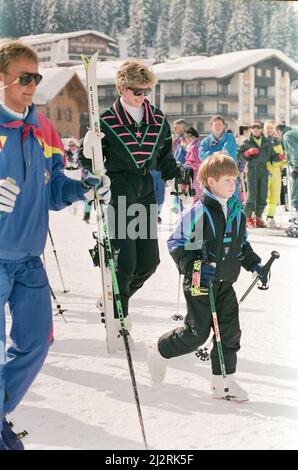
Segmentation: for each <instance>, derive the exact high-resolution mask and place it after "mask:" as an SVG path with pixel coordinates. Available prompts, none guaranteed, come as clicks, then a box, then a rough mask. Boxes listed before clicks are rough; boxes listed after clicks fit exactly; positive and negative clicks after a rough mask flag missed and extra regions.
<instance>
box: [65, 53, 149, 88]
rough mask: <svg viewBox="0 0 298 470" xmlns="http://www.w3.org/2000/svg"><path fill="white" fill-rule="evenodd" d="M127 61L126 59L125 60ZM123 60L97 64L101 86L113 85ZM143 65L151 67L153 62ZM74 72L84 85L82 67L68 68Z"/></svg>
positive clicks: (84, 78) (84, 76) (97, 74)
mask: <svg viewBox="0 0 298 470" xmlns="http://www.w3.org/2000/svg"><path fill="white" fill-rule="evenodd" d="M125 60H127V59H125ZM125 60H103V61H98V62H97V68H96V76H97V80H98V83H100V84H101V85H114V84H115V79H116V74H117V71H118V69H119V68H120V67H121V65H122V64H123V62H125ZM144 63H145V64H147V65H149V66H152V64H153V60H149V59H148V60H144ZM70 69H71V70H75V71H76V72H77V74H78V76H79V77H80V79H81V80H82V82H83V83H84V84H86V72H85V69H84V66H83V65H74V66H73V67H71V68H70Z"/></svg>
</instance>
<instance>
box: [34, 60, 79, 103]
mask: <svg viewBox="0 0 298 470" xmlns="http://www.w3.org/2000/svg"><path fill="white" fill-rule="evenodd" d="M39 72H40V73H41V75H42V76H43V79H42V81H41V83H40V84H39V85H38V87H37V88H36V92H35V95H34V103H35V104H37V105H40V106H41V105H46V104H47V103H48V102H49V101H50V100H52V99H53V98H55V96H57V95H58V93H60V91H61V90H62V89H63V88H64V87H65V85H67V83H68V82H69V81H70V80H71V79H72V78H73V77H74V76H75V75H77V74H76V72H75V70H71V69H69V68H65V67H52V68H44V69H43V68H39Z"/></svg>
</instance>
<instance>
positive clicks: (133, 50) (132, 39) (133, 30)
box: [127, 0, 142, 57]
mask: <svg viewBox="0 0 298 470" xmlns="http://www.w3.org/2000/svg"><path fill="white" fill-rule="evenodd" d="M139 7H141V3H140V0H137V1H136V2H135V3H133V4H131V6H130V16H129V17H130V26H129V28H128V31H127V37H128V40H127V53H128V57H139V56H140V48H141V41H140V38H141V35H142V25H141V21H140V15H139V12H140V9H139Z"/></svg>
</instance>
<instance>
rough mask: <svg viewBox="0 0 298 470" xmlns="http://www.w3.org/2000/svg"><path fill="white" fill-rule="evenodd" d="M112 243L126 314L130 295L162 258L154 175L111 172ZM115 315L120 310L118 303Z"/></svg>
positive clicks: (110, 222)
mask: <svg viewBox="0 0 298 470" xmlns="http://www.w3.org/2000/svg"><path fill="white" fill-rule="evenodd" d="M108 175H109V177H110V178H111V190H112V200H111V208H110V210H109V229H110V234H111V244H112V249H113V251H114V253H118V254H117V255H116V267H117V280H118V284H119V291H120V297H121V301H122V308H123V312H124V316H126V315H127V314H128V306H129V299H130V297H131V296H132V295H133V294H134V293H135V292H136V291H137V290H138V289H140V288H141V287H142V286H143V284H144V282H145V281H146V280H147V279H149V277H150V276H151V275H152V274H153V273H154V272H155V270H156V268H157V266H158V264H159V262H160V260H159V248H158V239H157V206H156V199H155V192H154V182H153V178H152V176H151V175H150V174H149V173H147V174H145V175H142V174H139V173H136V172H121V173H120V172H119V173H118V172H117V173H115V172H110V173H108ZM114 314H115V318H117V310H116V308H115V306H114Z"/></svg>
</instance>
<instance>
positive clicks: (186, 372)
mask: <svg viewBox="0 0 298 470" xmlns="http://www.w3.org/2000/svg"><path fill="white" fill-rule="evenodd" d="M76 209H77V213H76V214H74V213H71V212H73V210H72V209H69V208H67V209H65V210H64V211H62V212H58V213H51V217H50V228H51V231H52V235H53V238H54V242H55V246H56V250H57V254H58V257H59V261H60V263H61V269H62V274H63V277H64V282H65V285H66V288H67V289H69V290H70V292H68V293H67V294H62V293H61V291H62V285H61V281H60V278H59V273H58V270H57V266H56V263H55V259H54V256H53V252H52V247H51V245H50V244H48V245H47V248H46V253H45V257H46V266H47V270H48V275H49V279H50V283H51V285H52V287H53V289H54V292H55V293H56V296H57V298H58V300H59V302H60V303H61V305H62V307H63V308H67V312H65V319H66V321H67V323H64V322H63V319H62V318H61V317H55V320H54V327H55V339H56V341H55V343H54V345H53V347H52V348H51V351H50V353H49V356H48V358H47V361H46V364H45V365H44V367H43V369H42V371H41V373H40V375H39V376H38V378H37V380H36V381H35V383H34V384H33V386H32V388H31V389H30V391H29V392H28V394H27V395H26V397H25V398H24V400H23V402H22V404H21V405H20V406H19V407H18V409H17V410H16V411H15V412H14V414H13V416H12V418H13V420H14V421H15V423H16V429H17V430H22V429H24V428H25V429H27V430H28V432H29V435H28V436H27V437H26V438H25V440H24V444H25V446H26V448H27V449H31V450H40V449H106V450H110V449H113V450H120V449H129V450H131V449H135V450H138V449H143V448H144V447H143V442H142V436H141V432H140V428H139V422H138V416H137V412H136V406H135V402H134V397H133V391H132V386H131V382H130V377H129V372H128V367H127V361H126V356H125V353H124V352H121V351H119V352H118V353H117V354H115V355H110V354H108V353H107V350H106V346H105V335H104V328H103V326H102V325H101V324H100V323H99V315H98V310H97V309H96V306H95V303H96V301H97V299H98V296H99V292H100V280H99V272H98V270H97V269H96V268H93V266H92V263H91V258H89V253H88V249H89V248H91V247H92V246H93V242H94V241H93V239H92V230H95V218H94V214H92V220H91V222H92V223H91V224H90V225H86V224H85V223H84V222H82V221H81V218H82V211H83V207H82V205H81V204H80V203H79V204H78V205H77V208H76ZM162 216H163V224H162V225H161V226H160V227H159V236H160V251H161V264H160V266H159V268H158V270H157V272H156V273H155V275H154V276H153V277H152V278H151V279H150V280H149V281H148V282H147V284H146V285H145V287H144V288H143V289H142V290H141V291H139V292H138V293H137V294H136V295H135V297H134V298H133V300H132V301H131V317H132V320H133V331H132V334H133V338H134V341H135V346H136V347H135V350H134V351H132V356H133V362H134V367H135V373H136V380H137V384H138V391H139V395H140V401H141V406H142V412H143V418H144V423H145V429H146V434H147V439H148V444H149V446H150V448H151V449H170V450H172V449H189V450H195V449H198V450H204V449H297V448H298V442H297V436H298V426H297V420H298V369H297V351H298V346H297V344H298V341H297V335H298V320H297V318H298V316H297V288H298V283H297V278H298V269H297V262H298V240H297V239H289V238H283V237H276V236H268V237H267V236H263V235H258V233H259V234H260V233H261V232H258V230H255V231H254V232H253V233H252V234H251V236H250V240H251V242H252V244H253V246H254V248H255V250H256V251H257V252H258V253H259V254H260V255H261V256H262V257H263V259H264V260H267V259H268V258H269V256H270V253H271V251H272V250H273V249H274V250H277V251H279V252H280V255H281V257H280V259H279V260H277V261H276V262H275V263H274V265H273V269H272V279H271V285H270V289H269V290H268V291H260V290H258V289H256V288H255V289H254V291H253V292H252V293H251V294H250V295H249V296H248V297H247V299H246V300H245V302H244V303H243V304H242V306H241V325H242V332H243V335H242V349H241V350H240V352H239V356H238V357H239V360H238V374H237V375H238V378H239V381H240V383H241V384H242V385H243V387H244V388H245V389H247V391H248V393H249V396H250V401H249V402H247V403H242V404H237V403H232V402H224V401H223V402H218V401H216V400H213V399H211V397H210V392H209V387H210V363H209V362H202V361H200V360H199V359H197V358H196V357H195V355H194V354H190V355H188V356H184V357H180V358H177V359H173V360H171V361H170V362H169V367H168V371H167V378H166V381H165V382H164V383H163V384H161V385H158V386H156V385H152V383H151V380H150V378H149V373H148V370H147V367H146V362H145V361H146V354H145V342H146V341H147V340H150V339H152V338H156V337H158V336H160V335H161V334H162V333H164V332H166V331H167V330H169V329H172V328H174V327H175V326H177V323H175V322H174V321H173V320H172V319H171V315H172V314H173V313H175V312H176V298H177V285H178V273H177V271H176V267H175V266H174V263H173V261H172V259H171V258H170V256H169V255H168V252H167V248H166V239H167V236H168V234H169V231H170V229H171V222H173V220H172V218H173V217H172V216H171V215H170V213H169V211H168V207H167V206H165V207H164V208H163V213H162ZM251 281H252V278H251V275H250V273H247V272H246V271H244V270H243V272H242V273H241V276H240V278H239V281H238V282H237V284H236V285H235V287H236V291H237V294H238V295H239V297H240V296H241V294H243V292H244V291H245V290H246V289H247V287H248V286H249V284H250V283H251ZM295 301H296V302H295ZM295 305H296V308H294V306H295ZM295 310H296V311H295ZM55 312H56V309H55V307H54V313H55ZM181 312H182V313H184V312H185V306H184V302H181Z"/></svg>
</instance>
